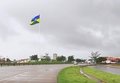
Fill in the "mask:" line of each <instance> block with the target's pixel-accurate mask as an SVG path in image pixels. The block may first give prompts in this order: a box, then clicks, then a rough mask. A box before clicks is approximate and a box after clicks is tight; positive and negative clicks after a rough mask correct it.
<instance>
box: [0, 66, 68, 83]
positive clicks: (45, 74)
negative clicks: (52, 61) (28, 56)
mask: <svg viewBox="0 0 120 83" xmlns="http://www.w3.org/2000/svg"><path fill="white" fill-rule="evenodd" d="M67 66H70V65H66V64H63V65H29V66H6V67H0V83H57V74H58V72H59V71H60V70H61V69H63V68H64V67H67Z"/></svg>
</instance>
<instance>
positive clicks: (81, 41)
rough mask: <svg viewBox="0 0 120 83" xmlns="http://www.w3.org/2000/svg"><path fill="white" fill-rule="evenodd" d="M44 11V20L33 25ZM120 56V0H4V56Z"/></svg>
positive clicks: (0, 45) (0, 12)
mask: <svg viewBox="0 0 120 83" xmlns="http://www.w3.org/2000/svg"><path fill="white" fill-rule="evenodd" d="M38 14H40V16H41V23H40V24H36V25H33V26H31V25H29V24H30V21H31V19H32V18H33V17H34V16H36V15H38ZM92 51H99V52H100V53H101V54H102V56H120V0H1V1H0V56H4V57H9V58H11V59H14V58H15V59H20V58H28V57H29V56H31V55H33V54H39V55H44V54H45V53H49V54H50V56H52V53H58V54H59V55H62V54H63V55H66V56H68V55H75V57H78V58H88V57H89V56H90V53H91V52H92Z"/></svg>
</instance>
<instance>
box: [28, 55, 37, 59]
mask: <svg viewBox="0 0 120 83" xmlns="http://www.w3.org/2000/svg"><path fill="white" fill-rule="evenodd" d="M30 59H31V60H38V55H32V56H30Z"/></svg>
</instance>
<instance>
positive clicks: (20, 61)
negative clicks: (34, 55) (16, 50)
mask: <svg viewBox="0 0 120 83" xmlns="http://www.w3.org/2000/svg"><path fill="white" fill-rule="evenodd" d="M29 61H30V59H21V60H18V61H17V63H28V62H29Z"/></svg>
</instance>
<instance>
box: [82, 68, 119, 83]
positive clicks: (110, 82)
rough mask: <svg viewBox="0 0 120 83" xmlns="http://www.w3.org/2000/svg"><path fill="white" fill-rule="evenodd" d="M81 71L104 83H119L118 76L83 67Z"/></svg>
mask: <svg viewBox="0 0 120 83" xmlns="http://www.w3.org/2000/svg"><path fill="white" fill-rule="evenodd" d="M83 69H84V72H86V73H88V74H90V75H93V76H95V77H97V78H99V79H101V80H103V81H105V83H120V75H116V74H111V73H107V72H103V71H100V70H97V69H94V68H90V67H85V68H83Z"/></svg>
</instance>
